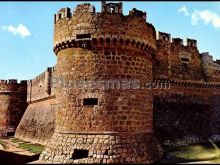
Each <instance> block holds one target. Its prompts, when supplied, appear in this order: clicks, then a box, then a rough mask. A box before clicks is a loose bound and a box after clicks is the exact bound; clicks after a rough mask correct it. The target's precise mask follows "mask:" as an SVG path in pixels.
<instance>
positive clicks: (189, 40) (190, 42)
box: [186, 38, 197, 48]
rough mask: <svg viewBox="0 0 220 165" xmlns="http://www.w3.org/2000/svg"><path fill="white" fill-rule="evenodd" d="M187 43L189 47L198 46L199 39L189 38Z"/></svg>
mask: <svg viewBox="0 0 220 165" xmlns="http://www.w3.org/2000/svg"><path fill="white" fill-rule="evenodd" d="M186 43H187V46H189V47H192V48H197V40H194V39H189V38H187V39H186Z"/></svg>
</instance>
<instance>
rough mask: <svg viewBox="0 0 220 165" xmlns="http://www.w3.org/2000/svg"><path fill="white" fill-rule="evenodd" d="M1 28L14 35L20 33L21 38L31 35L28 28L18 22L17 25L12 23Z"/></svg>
mask: <svg viewBox="0 0 220 165" xmlns="http://www.w3.org/2000/svg"><path fill="white" fill-rule="evenodd" d="M2 30H7V31H8V32H10V33H12V34H14V35H20V36H21V37H22V38H23V37H27V36H30V35H31V32H30V31H29V30H28V28H27V27H26V26H24V25H22V24H19V25H18V26H17V27H15V26H13V25H9V26H2Z"/></svg>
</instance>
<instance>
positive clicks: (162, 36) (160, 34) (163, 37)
mask: <svg viewBox="0 0 220 165" xmlns="http://www.w3.org/2000/svg"><path fill="white" fill-rule="evenodd" d="M157 39H158V40H161V41H163V42H167V43H170V42H171V35H170V34H168V33H164V32H157Z"/></svg>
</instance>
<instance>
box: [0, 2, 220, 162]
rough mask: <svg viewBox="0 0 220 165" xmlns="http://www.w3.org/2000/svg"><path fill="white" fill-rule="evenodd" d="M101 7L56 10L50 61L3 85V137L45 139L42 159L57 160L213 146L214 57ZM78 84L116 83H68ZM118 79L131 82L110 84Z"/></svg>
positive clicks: (137, 16)
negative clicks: (33, 74) (36, 72)
mask: <svg viewBox="0 0 220 165" xmlns="http://www.w3.org/2000/svg"><path fill="white" fill-rule="evenodd" d="M101 4H102V6H101V12H96V9H95V7H94V6H93V5H91V4H89V3H83V4H79V5H77V7H76V8H75V9H74V10H71V9H70V8H68V7H67V8H62V9H60V10H59V11H58V12H57V13H56V14H55V15H54V37H53V51H54V53H55V55H56V57H57V64H56V65H55V66H53V67H49V68H47V69H46V71H45V72H43V73H42V74H40V75H39V76H37V77H35V78H33V79H30V80H28V81H22V82H21V83H17V81H16V80H9V81H6V80H1V81H0V136H7V135H10V134H11V133H13V132H15V129H16V133H15V137H17V138H20V139H23V140H26V141H30V142H34V143H40V144H43V145H45V149H44V151H43V152H42V154H41V156H40V159H41V160H43V161H44V162H46V163H59V164H61V163H65V164H66V163H67V164H69V163H70V164H79V163H99V164H100V163H101V164H109V163H128V164H136V163H153V162H156V161H158V160H159V159H160V158H161V157H162V154H163V147H164V146H165V147H166V146H181V145H188V144H195V143H199V142H207V141H210V140H213V141H218V142H219V141H220V133H219V131H220V82H219V81H220V74H219V73H220V62H219V60H216V61H214V60H213V57H212V56H211V55H210V54H209V53H208V52H205V53H200V52H199V50H198V48H197V41H196V40H194V39H189V38H188V39H187V40H186V42H185V43H184V40H183V39H181V38H172V37H171V35H170V34H168V33H165V32H156V30H155V28H154V26H153V25H152V24H150V23H148V22H147V13H146V12H143V11H139V10H137V9H135V8H134V9H132V10H130V11H129V14H128V15H124V14H123V12H122V11H123V6H122V5H123V4H122V3H106V2H104V1H103V2H101ZM82 80H83V81H91V82H92V81H93V82H103V81H104V83H105V82H106V81H108V82H109V81H111V83H113V84H110V85H111V86H110V88H105V87H104V86H103V83H101V84H99V87H97V86H93V85H94V84H92V85H91V84H90V85H89V86H84V85H83V86H82V84H81V85H80V83H79V84H78V86H77V87H75V86H74V85H76V82H80V81H82ZM125 80H126V81H127V82H128V81H129V82H132V83H134V81H135V83H134V84H133V85H134V87H135V88H126V87H125V88H122V86H121V87H118V86H117V83H118V82H123V81H125ZM146 83H151V84H156V85H158V84H159V85H161V84H168V85H169V86H168V87H169V88H158V86H156V87H155V86H154V87H152V86H151V87H150V88H142V87H146V86H145V85H146ZM137 84H138V87H137V86H136V85H137ZM95 85H97V84H95ZM105 85H106V84H105ZM108 85H109V84H108Z"/></svg>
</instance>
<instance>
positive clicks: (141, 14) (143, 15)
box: [129, 8, 147, 20]
mask: <svg viewBox="0 0 220 165" xmlns="http://www.w3.org/2000/svg"><path fill="white" fill-rule="evenodd" d="M129 15H130V16H135V17H141V18H143V19H144V20H146V19H147V13H146V12H143V11H140V10H137V9H136V8H133V9H132V10H130V11H129Z"/></svg>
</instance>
